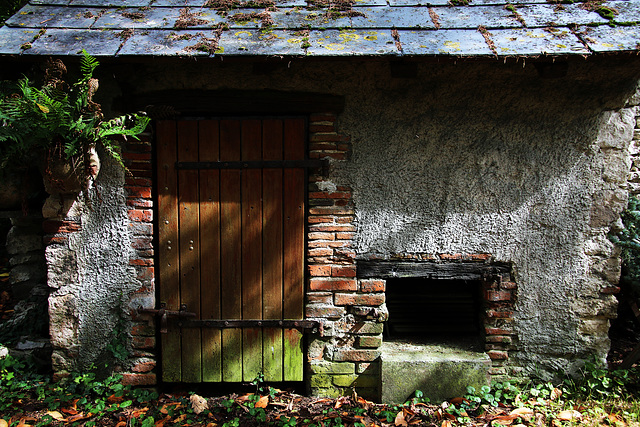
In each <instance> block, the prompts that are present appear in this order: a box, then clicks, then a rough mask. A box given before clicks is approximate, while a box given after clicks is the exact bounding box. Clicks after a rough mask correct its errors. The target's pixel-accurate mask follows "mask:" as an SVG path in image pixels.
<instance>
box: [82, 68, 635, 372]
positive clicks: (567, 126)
mask: <svg viewBox="0 0 640 427" xmlns="http://www.w3.org/2000/svg"><path fill="white" fill-rule="evenodd" d="M568 66H569V67H568V73H567V76H566V77H561V78H557V79H543V78H541V77H540V76H539V75H538V73H537V71H536V69H535V67H534V66H532V64H531V63H529V62H527V63H526V64H525V63H523V62H517V63H514V62H513V61H511V62H509V63H507V64H505V63H502V62H497V61H496V62H493V61H488V62H479V61H472V60H469V61H459V62H458V63H455V62H453V61H443V62H442V63H439V62H435V61H431V62H427V61H425V62H421V63H419V64H418V75H417V78H415V79H407V78H392V77H391V76H390V73H389V67H388V63H387V62H386V61H382V60H381V61H376V62H374V61H364V60H362V61H358V60H354V61H351V62H346V61H335V62H312V61H310V60H308V59H294V60H291V61H283V62H282V63H281V66H279V67H278V66H276V67H275V68H273V69H271V71H266V72H265V71H264V70H263V71H262V72H258V73H256V72H255V70H256V69H260V68H261V64H257V65H256V66H255V67H254V66H253V65H252V64H251V63H248V62H235V63H227V62H225V63H218V62H216V63H211V62H206V63H205V62H194V61H191V60H185V61H181V62H166V63H164V62H163V63H156V64H149V65H144V66H143V65H140V64H136V66H135V67H134V66H131V67H130V68H127V67H122V66H118V67H115V66H114V67H113V68H112V69H111V70H108V71H107V72H105V76H113V80H108V79H105V80H103V81H102V82H101V83H102V84H103V87H109V86H110V87H111V89H112V90H115V91H118V90H120V91H122V92H127V91H134V92H137V93H143V92H146V91H152V90H159V89H176V88H184V89H217V88H224V89H263V88H269V89H278V90H296V91H300V90H304V91H311V92H326V93H333V94H341V95H344V96H345V101H346V105H345V110H344V112H343V113H342V114H341V115H340V116H339V129H340V132H342V133H345V134H348V135H350V136H351V141H352V148H353V152H352V155H351V158H350V159H349V160H346V161H333V162H332V168H331V176H330V177H329V178H328V179H327V181H326V183H324V185H327V186H332V185H336V184H339V185H344V184H346V185H350V186H352V188H353V199H354V202H355V212H356V219H357V232H356V237H355V240H354V246H355V249H356V251H357V257H358V258H359V259H366V258H369V257H370V256H372V255H376V256H378V257H383V258H384V257H392V256H394V255H396V254H403V253H404V254H406V253H419V254H443V253H444V254H453V253H463V254H475V253H488V254H491V255H492V256H493V259H494V260H495V261H499V262H507V263H511V264H512V266H513V269H514V273H515V281H516V282H517V285H518V303H517V310H516V313H515V324H514V325H513V328H514V329H515V330H516V331H517V333H518V336H519V344H518V351H517V353H516V354H515V359H516V361H517V362H518V364H520V365H521V366H523V367H525V368H526V369H528V370H529V371H532V370H534V369H538V370H541V371H543V372H544V371H547V372H552V371H555V370H556V369H558V368H561V369H569V370H571V369H574V368H575V367H576V365H577V364H579V363H580V359H584V358H585V357H586V356H587V355H589V354H593V353H595V354H596V355H597V356H598V357H600V358H604V357H605V355H606V352H607V350H608V345H609V340H608V338H607V330H608V319H609V318H611V317H612V316H614V315H615V308H616V303H615V298H614V296H613V295H611V294H610V289H611V285H612V284H615V283H616V281H617V278H618V275H619V261H618V258H617V253H616V251H615V250H614V248H613V246H612V245H611V244H610V243H609V241H608V240H607V238H606V233H607V232H608V231H609V229H610V227H611V225H612V224H613V223H615V221H616V220H617V218H618V214H619V212H620V211H621V210H622V209H623V207H624V206H625V204H626V200H627V175H628V172H629V168H630V153H629V149H628V147H629V143H630V142H631V139H632V135H633V127H634V125H635V116H636V113H637V107H635V106H629V105H627V104H625V102H626V99H628V97H629V96H630V95H631V94H632V92H633V90H635V85H636V82H637V79H638V71H637V70H638V69H639V68H638V60H637V59H635V58H615V57H610V58H600V59H590V60H584V59H582V58H580V59H574V60H571V61H569V64H568ZM321 185H323V184H322V183H321ZM113 214H114V213H110V214H109V215H113ZM116 216H118V214H116ZM85 277H87V280H88V282H87V283H89V282H91V283H93V282H95V283H99V281H97V280H94V279H92V277H94V275H93V274H89V275H87V274H86V273H85Z"/></svg>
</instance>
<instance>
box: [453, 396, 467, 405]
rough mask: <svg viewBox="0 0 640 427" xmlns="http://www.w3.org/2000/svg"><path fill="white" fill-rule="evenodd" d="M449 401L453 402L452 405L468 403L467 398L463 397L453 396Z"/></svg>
mask: <svg viewBox="0 0 640 427" xmlns="http://www.w3.org/2000/svg"><path fill="white" fill-rule="evenodd" d="M449 403H453V404H454V405H459V404H461V403H469V400H468V399H465V398H464V397H454V398H453V399H449Z"/></svg>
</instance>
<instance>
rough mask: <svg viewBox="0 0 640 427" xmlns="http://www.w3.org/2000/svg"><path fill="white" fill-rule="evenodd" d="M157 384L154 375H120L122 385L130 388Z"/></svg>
mask: <svg viewBox="0 0 640 427" xmlns="http://www.w3.org/2000/svg"><path fill="white" fill-rule="evenodd" d="M156 383H157V379H156V374H150V373H146V374H122V384H124V385H131V386H136V385H138V386H140V385H155V384H156Z"/></svg>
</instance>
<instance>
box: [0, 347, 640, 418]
mask: <svg viewBox="0 0 640 427" xmlns="http://www.w3.org/2000/svg"><path fill="white" fill-rule="evenodd" d="M121 379H122V377H121V375H119V374H115V375H112V376H110V377H108V378H106V379H104V380H99V379H97V377H96V375H95V374H94V373H84V374H76V375H72V376H71V377H69V378H67V379H65V380H64V381H61V382H59V383H52V382H51V381H50V379H49V378H48V377H47V376H43V375H37V374H33V373H31V371H30V370H29V367H28V366H27V365H26V364H25V363H23V362H21V361H18V360H16V359H14V358H12V357H11V356H7V357H5V358H4V359H0V390H2V392H0V427H6V426H18V425H33V426H45V425H53V426H63V425H64V426H66V425H83V426H89V427H91V426H119V427H125V426H134V427H135V426H144V427H150V426H156V425H162V426H164V425H166V426H169V425H201V426H211V427H213V426H219V427H220V426H221V427H233V426H264V425H271V426H308V427H312V426H313V427H320V426H324V427H336V426H354V427H363V426H370V425H378V426H379V425H400V426H408V425H429V426H434V425H435V426H439V427H452V426H458V425H480V424H481V425H483V426H491V427H500V426H510V425H513V426H514V427H515V426H516V425H525V426H528V425H531V426H544V425H550V426H552V427H563V426H569V425H577V424H586V425H611V426H615V427H623V426H627V425H633V423H638V422H639V421H640V415H639V414H640V400H638V398H637V397H634V395H635V396H637V394H635V393H637V392H638V390H640V380H639V379H640V372H639V370H638V369H633V370H628V371H608V370H607V369H604V368H603V367H602V366H600V365H598V364H597V363H596V362H595V361H594V362H593V363H592V364H588V365H586V366H585V368H584V370H583V371H582V375H581V376H580V377H579V378H574V379H571V380H569V379H568V378H567V380H566V381H564V382H563V383H560V384H552V383H549V382H536V381H532V382H530V383H528V384H521V385H514V384H511V383H508V382H505V383H495V384H493V385H492V387H488V386H487V387H483V388H481V389H480V390H475V389H473V388H471V387H469V388H468V389H467V394H466V395H465V396H460V397H456V398H453V399H450V400H449V401H446V402H442V403H440V404H432V403H430V402H429V401H428V400H427V399H425V398H424V397H423V394H422V393H421V392H420V391H417V392H416V394H415V396H414V397H413V398H412V399H410V400H409V401H407V402H405V403H404V404H402V405H378V404H374V403H372V402H369V401H367V400H365V399H363V398H362V397H359V396H358V395H357V394H355V393H354V394H353V395H351V396H342V397H339V398H336V399H328V398H313V397H304V396H299V395H295V394H292V393H289V392H287V391H281V390H278V389H276V388H273V387H269V386H268V385H267V384H265V383H264V381H263V379H262V378H261V377H257V378H256V379H255V380H254V381H253V383H252V384H253V386H254V387H255V392H254V393H248V394H245V395H237V394H230V395H226V396H219V397H211V398H208V399H207V398H203V397H200V396H197V395H195V394H190V393H185V394H180V395H176V394H162V395H159V394H158V393H157V392H155V391H153V390H147V389H132V388H131V387H128V386H124V385H122V384H121Z"/></svg>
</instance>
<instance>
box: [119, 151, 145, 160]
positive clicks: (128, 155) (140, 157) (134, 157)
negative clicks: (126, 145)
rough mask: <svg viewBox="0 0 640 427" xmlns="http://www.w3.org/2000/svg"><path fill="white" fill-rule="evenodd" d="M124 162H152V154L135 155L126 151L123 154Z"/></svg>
mask: <svg viewBox="0 0 640 427" xmlns="http://www.w3.org/2000/svg"><path fill="white" fill-rule="evenodd" d="M122 160H151V153H150V152H146V153H144V152H143V153H134V152H131V151H125V152H124V153H122Z"/></svg>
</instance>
